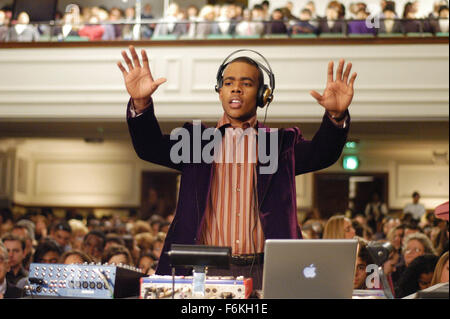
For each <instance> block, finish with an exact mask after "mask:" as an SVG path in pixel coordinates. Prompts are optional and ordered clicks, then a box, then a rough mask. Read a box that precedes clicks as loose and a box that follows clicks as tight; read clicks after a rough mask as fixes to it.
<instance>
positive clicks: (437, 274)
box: [431, 251, 448, 286]
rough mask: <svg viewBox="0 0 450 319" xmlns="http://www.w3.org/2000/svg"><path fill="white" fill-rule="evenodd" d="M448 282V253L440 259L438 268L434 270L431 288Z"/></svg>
mask: <svg viewBox="0 0 450 319" xmlns="http://www.w3.org/2000/svg"><path fill="white" fill-rule="evenodd" d="M443 282H448V251H447V252H445V253H444V254H443V255H442V256H441V258H439V260H438V263H437V264H436V268H435V269H434V273H433V279H431V286H434V285H436V284H440V283H443Z"/></svg>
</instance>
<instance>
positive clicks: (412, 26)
mask: <svg viewBox="0 0 450 319" xmlns="http://www.w3.org/2000/svg"><path fill="white" fill-rule="evenodd" d="M416 19H417V17H416V12H415V10H414V7H413V4H412V3H411V2H408V3H406V4H405V7H404V9H403V21H402V24H403V29H404V31H405V33H417V32H421V31H422V25H421V23H420V21H418V20H416ZM424 213H425V212H424ZM414 218H415V219H419V218H420V216H414Z"/></svg>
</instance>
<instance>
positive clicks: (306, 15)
mask: <svg viewBox="0 0 450 319" xmlns="http://www.w3.org/2000/svg"><path fill="white" fill-rule="evenodd" d="M311 19H312V13H311V11H309V9H303V10H302V11H301V12H300V16H299V21H296V22H295V23H294V24H293V25H292V26H291V27H290V33H291V34H305V33H306V34H315V33H317V28H316V27H315V26H314V25H312V24H311Z"/></svg>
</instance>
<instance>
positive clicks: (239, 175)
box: [200, 114, 264, 254]
mask: <svg viewBox="0 0 450 319" xmlns="http://www.w3.org/2000/svg"><path fill="white" fill-rule="evenodd" d="M227 124H230V121H229V119H228V118H227V117H226V115H225V114H224V115H223V117H222V118H221V120H220V121H219V122H218V124H217V128H220V127H222V126H224V125H227ZM255 125H256V115H255V116H254V117H253V118H251V119H250V120H249V121H247V122H246V123H244V125H243V129H238V128H237V129H234V128H232V127H227V128H226V130H225V135H224V137H223V139H222V145H221V149H220V153H219V155H217V154H216V155H215V160H214V162H213V176H212V184H211V193H210V196H209V200H208V203H207V205H206V211H205V221H204V223H203V228H202V231H201V237H200V243H201V244H204V245H212V246H227V247H231V248H232V253H233V254H252V253H260V252H263V251H264V234H263V231H262V227H261V223H260V220H259V214H258V212H257V209H256V203H257V198H256V196H257V185H256V161H257V152H256V150H257V145H256V129H255ZM247 128H252V129H251V130H246V129H247ZM249 132H251V134H249Z"/></svg>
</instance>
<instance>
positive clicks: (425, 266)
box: [395, 254, 438, 298]
mask: <svg viewBox="0 0 450 319" xmlns="http://www.w3.org/2000/svg"><path fill="white" fill-rule="evenodd" d="M437 262H438V257H437V256H436V255H433V254H424V255H422V256H419V257H417V258H416V259H414V260H413V261H412V262H411V264H410V265H409V266H408V268H406V270H405V271H404V272H403V274H402V276H401V277H400V280H399V282H398V287H397V290H396V292H395V296H396V298H403V297H406V296H409V295H411V294H413V293H415V292H417V291H419V290H423V289H426V288H428V287H430V286H431V280H432V278H433V273H434V268H435V267H436V264H437Z"/></svg>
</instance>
